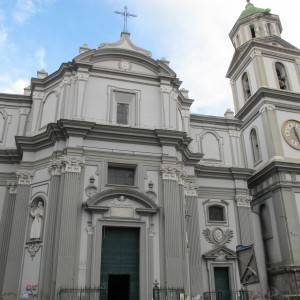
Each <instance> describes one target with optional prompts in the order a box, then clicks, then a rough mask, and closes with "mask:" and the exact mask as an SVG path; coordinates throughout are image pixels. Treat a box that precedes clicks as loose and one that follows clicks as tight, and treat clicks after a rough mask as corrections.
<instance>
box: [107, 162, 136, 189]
mask: <svg viewBox="0 0 300 300" xmlns="http://www.w3.org/2000/svg"><path fill="white" fill-rule="evenodd" d="M134 174H135V168H134V167H127V166H114V165H111V166H108V176H107V183H108V184H119V185H134Z"/></svg>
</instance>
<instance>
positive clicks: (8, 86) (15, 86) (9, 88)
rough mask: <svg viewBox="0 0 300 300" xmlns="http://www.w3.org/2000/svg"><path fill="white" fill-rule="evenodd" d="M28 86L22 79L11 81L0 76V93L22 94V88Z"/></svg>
mask: <svg viewBox="0 0 300 300" xmlns="http://www.w3.org/2000/svg"><path fill="white" fill-rule="evenodd" d="M28 85H29V82H28V81H27V80H25V79H23V78H19V79H17V80H14V81H13V80H11V79H9V78H7V77H6V76H2V77H1V76H0V91H1V93H9V94H23V92H24V88H25V87H27V86H28Z"/></svg>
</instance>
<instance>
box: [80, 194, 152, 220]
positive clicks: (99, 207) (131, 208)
mask: <svg viewBox="0 0 300 300" xmlns="http://www.w3.org/2000/svg"><path fill="white" fill-rule="evenodd" d="M84 207H85V209H86V210H88V211H92V212H98V213H103V214H106V216H108V217H118V218H132V219H134V218H139V217H140V215H154V214H156V213H157V212H158V206H157V205H156V203H155V202H154V201H153V200H152V199H151V198H150V197H149V196H148V195H146V194H144V193H141V192H139V191H136V190H128V189H110V190H106V191H103V192H100V193H98V194H96V195H94V196H93V197H91V198H89V199H88V200H87V202H86V203H85V204H84Z"/></svg>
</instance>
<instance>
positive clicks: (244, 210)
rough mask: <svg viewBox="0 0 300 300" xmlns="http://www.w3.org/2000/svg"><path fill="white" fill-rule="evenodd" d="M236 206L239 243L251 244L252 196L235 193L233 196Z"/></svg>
mask: <svg viewBox="0 0 300 300" xmlns="http://www.w3.org/2000/svg"><path fill="white" fill-rule="evenodd" d="M235 201H236V207H237V217H238V219H237V221H238V226H239V230H238V232H239V237H240V241H239V243H240V244H241V245H244V246H248V245H252V244H253V232H252V226H251V216H250V214H251V201H252V197H251V196H250V195H247V194H237V195H236V196H235Z"/></svg>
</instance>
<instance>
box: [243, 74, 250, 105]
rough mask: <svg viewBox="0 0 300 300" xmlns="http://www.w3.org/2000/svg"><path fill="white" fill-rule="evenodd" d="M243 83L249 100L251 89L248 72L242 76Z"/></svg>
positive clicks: (246, 97) (245, 94)
mask: <svg viewBox="0 0 300 300" xmlns="http://www.w3.org/2000/svg"><path fill="white" fill-rule="evenodd" d="M242 83H243V91H244V96H245V100H247V99H248V98H250V97H251V89H250V83H249V78H248V74H247V73H246V72H245V73H244V74H243V76H242Z"/></svg>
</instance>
